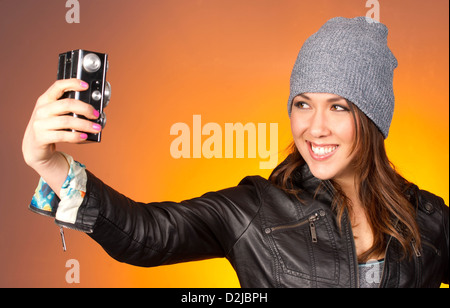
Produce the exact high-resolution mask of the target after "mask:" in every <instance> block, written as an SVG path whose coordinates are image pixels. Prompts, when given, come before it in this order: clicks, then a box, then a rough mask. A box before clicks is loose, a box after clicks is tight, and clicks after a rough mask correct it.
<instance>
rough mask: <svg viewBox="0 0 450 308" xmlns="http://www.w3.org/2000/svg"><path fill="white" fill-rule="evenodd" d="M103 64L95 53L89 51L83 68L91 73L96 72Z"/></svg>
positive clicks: (84, 59)
mask: <svg viewBox="0 0 450 308" xmlns="http://www.w3.org/2000/svg"><path fill="white" fill-rule="evenodd" d="M100 66H102V61H101V60H100V58H99V57H98V56H97V55H96V54H95V53H88V54H87V55H86V56H84V58H83V68H84V69H85V70H86V71H88V72H89V73H94V72H96V71H98V70H99V68H100Z"/></svg>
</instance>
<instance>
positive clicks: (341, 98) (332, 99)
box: [298, 93, 344, 103]
mask: <svg viewBox="0 0 450 308" xmlns="http://www.w3.org/2000/svg"><path fill="white" fill-rule="evenodd" d="M298 96H301V97H303V98H305V99H307V100H311V98H309V97H308V96H307V95H305V94H303V93H302V94H299V95H298ZM343 99H344V98H343V97H341V96H336V97H332V98H329V99H327V102H329V103H332V102H337V101H340V100H343Z"/></svg>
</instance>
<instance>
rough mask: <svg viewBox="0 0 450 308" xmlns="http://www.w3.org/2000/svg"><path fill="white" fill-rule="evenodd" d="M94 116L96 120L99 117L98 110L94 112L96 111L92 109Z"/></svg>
mask: <svg viewBox="0 0 450 308" xmlns="http://www.w3.org/2000/svg"><path fill="white" fill-rule="evenodd" d="M94 116H95V117H96V118H98V117H99V116H100V112H99V111H98V110H96V109H94Z"/></svg>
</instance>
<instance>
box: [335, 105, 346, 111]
mask: <svg viewBox="0 0 450 308" xmlns="http://www.w3.org/2000/svg"><path fill="white" fill-rule="evenodd" d="M331 109H332V110H334V111H350V110H349V109H348V108H346V107H344V106H341V105H333V106H331Z"/></svg>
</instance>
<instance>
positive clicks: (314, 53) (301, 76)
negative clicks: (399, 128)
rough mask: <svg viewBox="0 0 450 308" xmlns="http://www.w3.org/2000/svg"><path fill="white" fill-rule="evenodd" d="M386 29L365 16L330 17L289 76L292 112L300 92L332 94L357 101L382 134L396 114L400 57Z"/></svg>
mask: <svg viewBox="0 0 450 308" xmlns="http://www.w3.org/2000/svg"><path fill="white" fill-rule="evenodd" d="M387 34H388V29H387V28H386V26H385V25H383V24H381V23H378V22H375V21H374V20H372V19H369V18H367V17H356V18H353V19H348V18H343V17H336V18H333V19H330V20H329V21H328V22H327V23H326V24H324V25H323V26H322V27H321V28H320V29H319V31H317V32H316V33H315V34H313V35H312V36H311V37H309V38H308V39H307V40H306V42H305V43H304V44H303V47H302V48H301V50H300V53H299V54H298V57H297V60H296V62H295V65H294V68H293V70H292V75H291V83H290V85H291V86H290V95H289V101H288V112H289V116H290V115H291V108H292V107H291V105H292V100H293V99H294V97H295V96H297V95H299V94H301V93H307V92H310V93H332V94H336V95H339V96H342V97H344V98H346V99H348V100H349V101H351V102H352V103H354V104H355V105H356V106H357V107H358V108H359V109H360V110H361V111H362V112H364V113H365V114H366V115H367V116H368V117H369V119H371V120H372V121H373V122H374V123H375V125H376V126H377V127H378V128H379V129H380V131H381V132H382V134H383V135H384V137H385V138H386V137H387V136H388V134H389V126H390V124H391V121H392V116H393V113H394V91H393V75H394V69H395V68H396V67H397V59H396V58H395V56H394V55H393V54H392V52H391V51H390V49H389V47H388V46H387Z"/></svg>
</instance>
